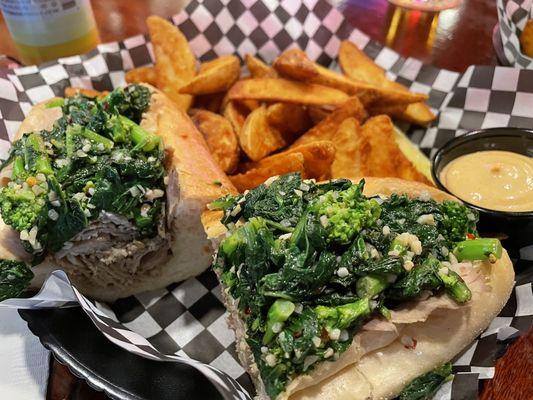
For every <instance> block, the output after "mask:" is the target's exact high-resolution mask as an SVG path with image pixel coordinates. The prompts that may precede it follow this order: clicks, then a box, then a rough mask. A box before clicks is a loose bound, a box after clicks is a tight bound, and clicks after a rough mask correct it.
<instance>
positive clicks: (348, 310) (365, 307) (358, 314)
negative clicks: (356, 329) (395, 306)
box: [315, 299, 372, 330]
mask: <svg viewBox="0 0 533 400" xmlns="http://www.w3.org/2000/svg"><path fill="white" fill-rule="evenodd" d="M371 311H372V310H371V307H370V300H369V299H360V300H357V301H355V302H353V303H348V304H343V305H341V306H336V307H326V306H317V307H315V312H316V315H317V317H318V320H319V322H320V323H322V324H323V325H324V326H325V327H326V328H327V329H328V330H332V329H347V328H349V327H350V326H352V325H354V324H355V323H356V322H357V321H361V320H364V319H365V318H366V317H368V316H369V315H370V313H371Z"/></svg>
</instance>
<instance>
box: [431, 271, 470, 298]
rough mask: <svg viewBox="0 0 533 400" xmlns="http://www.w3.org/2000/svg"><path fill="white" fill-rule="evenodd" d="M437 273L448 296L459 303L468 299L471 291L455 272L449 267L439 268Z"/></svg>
mask: <svg viewBox="0 0 533 400" xmlns="http://www.w3.org/2000/svg"><path fill="white" fill-rule="evenodd" d="M438 275H439V278H440V280H441V281H442V283H443V284H444V289H445V290H446V293H447V294H448V296H450V297H451V298H452V299H454V300H455V301H456V302H458V303H460V304H462V303H466V302H467V301H470V299H471V298H472V292H471V291H470V289H469V288H468V286H467V285H466V283H465V281H463V278H461V276H460V275H459V274H458V273H457V272H455V271H452V270H451V269H449V268H441V269H439V271H438Z"/></svg>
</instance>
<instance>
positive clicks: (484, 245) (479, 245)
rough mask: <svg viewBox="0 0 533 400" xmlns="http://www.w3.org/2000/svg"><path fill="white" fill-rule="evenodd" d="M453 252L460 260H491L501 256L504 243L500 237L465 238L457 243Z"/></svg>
mask: <svg viewBox="0 0 533 400" xmlns="http://www.w3.org/2000/svg"><path fill="white" fill-rule="evenodd" d="M453 254H454V255H455V257H457V259H458V260H459V261H463V260H491V261H495V260H496V259H499V258H501V256H502V244H501V243H500V241H499V240H498V239H479V238H478V239H475V240H464V241H462V242H459V243H457V245H456V246H455V249H454V250H453Z"/></svg>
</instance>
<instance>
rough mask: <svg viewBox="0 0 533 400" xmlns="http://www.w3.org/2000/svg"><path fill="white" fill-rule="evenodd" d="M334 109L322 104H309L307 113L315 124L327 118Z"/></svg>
mask: <svg viewBox="0 0 533 400" xmlns="http://www.w3.org/2000/svg"><path fill="white" fill-rule="evenodd" d="M332 111H333V110H332V109H331V108H330V107H321V106H308V107H307V114H309V118H311V121H312V122H313V125H316V124H318V123H319V122H320V121H322V120H323V119H324V118H326V117H327V116H328V115H329V114H331V112H332Z"/></svg>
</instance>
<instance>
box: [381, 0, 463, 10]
mask: <svg viewBox="0 0 533 400" xmlns="http://www.w3.org/2000/svg"><path fill="white" fill-rule="evenodd" d="M389 1H390V2H391V3H392V4H396V5H397V6H401V7H407V8H413V9H416V10H425V11H442V10H446V9H448V8H453V7H457V6H458V5H459V4H461V3H462V1H463V0H389Z"/></svg>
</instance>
